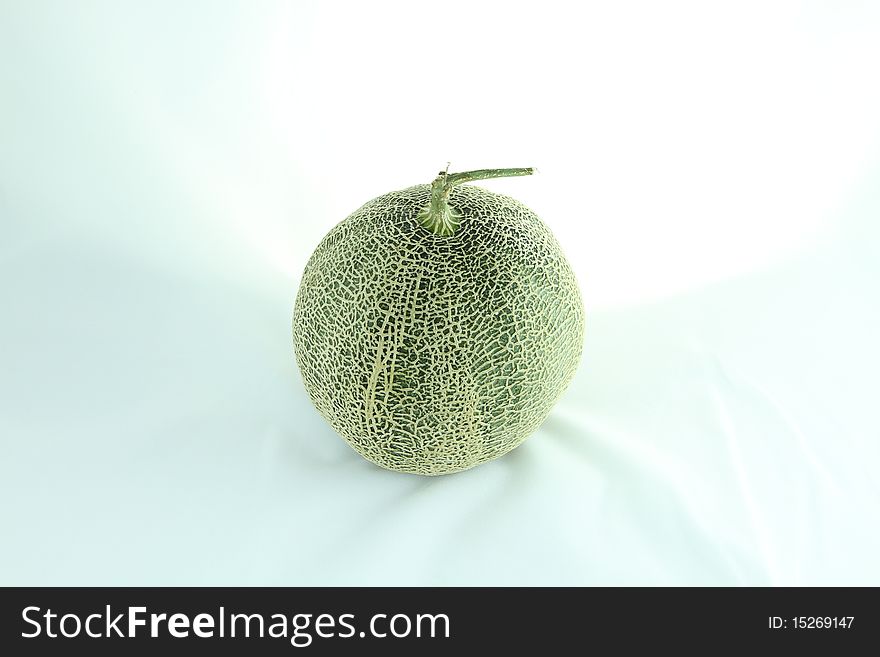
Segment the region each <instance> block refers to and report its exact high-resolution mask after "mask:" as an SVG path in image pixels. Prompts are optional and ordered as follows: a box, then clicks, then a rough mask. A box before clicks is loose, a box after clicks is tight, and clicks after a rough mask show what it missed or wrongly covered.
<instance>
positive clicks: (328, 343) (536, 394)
mask: <svg viewBox="0 0 880 657" xmlns="http://www.w3.org/2000/svg"><path fill="white" fill-rule="evenodd" d="M429 195H430V186H429V185H418V186H415V187H410V188H408V189H404V190H401V191H398V192H393V193H391V194H386V195H384V196H380V197H378V198H375V199H373V200H372V201H370V202H368V203H366V204H365V205H364V206H363V207H361V208H360V209H358V210H357V211H355V212H354V213H353V214H351V215H350V216H349V217H348V218H347V219H345V220H344V221H342V222H341V223H340V224H338V225H337V226H336V227H335V228H334V229H333V230H331V231H330V233H328V234H327V236H326V237H325V238H324V239H323V240H322V241H321V243H320V244H319V245H318V247H317V249H316V250H315V252H314V254H313V255H312V257H311V259H310V260H309V262H308V264H307V265H306V268H305V272H304V273H303V277H302V281H301V283H300V289H299V292H298V294H297V298H296V303H295V306H294V315H293V339H294V348H295V354H296V359H297V363H298V365H299V368H300V372H301V374H302V379H303V383H304V385H305V388H306V390H307V392H308V394H309V396H310V397H311V399H312V402H313V403H314V405H315V407H316V408H317V410H318V412H320V414H321V415H322V416H323V417H324V418H325V419H326V420H327V422H328V423H329V424H330V425H331V426H332V427H333V429H335V430H336V431H337V432H338V433H339V434H340V435H341V436H342V437H343V438H345V440H346V441H347V442H348V443H349V444H350V445H351V446H352V447H353V448H354V449H355V450H357V451H358V452H359V453H360V454H361V455H363V456H364V457H365V458H367V459H369V460H370V461H372V462H374V463H376V464H378V465H380V466H383V467H385V468H389V469H391V470H397V471H401V472H410V473H417V474H424V475H437V474H446V473H451V472H456V471H459V470H465V469H467V468H471V467H473V466H475V465H478V464H480V463H483V462H485V461H488V460H491V459H494V458H497V457H499V456H501V455H503V454H505V453H507V452H508V451H510V450H511V449H513V448H514V447H516V446H517V445H519V444H520V443H522V441H523V440H525V439H526V438H527V437H528V436H529V435H530V434H531V433H533V432H534V431H535V429H537V427H538V426H539V425H540V424H541V422H543V420H544V418H545V417H546V416H547V414H548V413H549V411H550V409H551V408H552V406H553V405H554V403H555V402H556V401H557V399H558V398H559V396H560V395H561V394H562V392H563V391H564V390H565V388H566V387H567V385H568V383H569V381H570V380H571V378H572V376H573V375H574V372H575V369H576V368H577V364H578V361H579V359H580V354H581V346H582V342H583V332H584V312H583V307H582V304H581V300H580V294H579V292H578V288H577V282H576V280H575V277H574V274H573V272H572V270H571V267H570V266H569V264H568V262H567V261H566V259H565V257H564V255H563V253H562V250H561V248H560V246H559V244H558V243H557V241H556V239H555V238H554V237H553V235H552V234H551V233H550V231H549V229H548V228H547V227H546V226H545V225H544V223H543V222H542V221H541V220H540V219H539V218H538V217H537V215H535V214H534V213H533V212H532V211H531V210H529V209H528V208H527V207H525V206H524V205H522V204H521V203H519V202H518V201H516V200H514V199H512V198H509V197H506V196H502V195H500V194H495V193H493V192H490V191H488V190H485V189H482V188H479V187H475V186H471V185H461V186H458V187H455V188H453V190H452V193H451V196H450V205H452V206H454V207H455V208H456V209H457V210H458V211H459V212H460V213H461V215H462V217H463V218H462V221H461V225H460V226H459V228H458V230H457V231H456V232H455V234H454V235H452V236H451V237H441V236H437V235H434V234H433V233H431V232H429V231H427V230H426V229H425V228H424V227H422V226H421V225H419V223H418V222H417V221H416V215H417V214H418V212H419V210H421V209H422V208H423V207H424V206H425V205H426V204H427V203H428V199H429Z"/></svg>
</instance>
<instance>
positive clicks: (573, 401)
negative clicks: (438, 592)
mask: <svg viewBox="0 0 880 657" xmlns="http://www.w3.org/2000/svg"><path fill="white" fill-rule="evenodd" d="M415 4H416V3H403V4H400V5H390V4H378V5H376V4H375V3H350V4H340V3H321V4H320V5H318V4H309V3H304V2H303V3H300V2H297V3H272V2H257V3H246V2H241V3H213V2H204V3H196V2H190V3H172V2H159V3H149V4H144V3H119V2H82V3H70V4H64V5H61V4H58V3H43V2H19V3H14V2H13V3H8V2H7V3H4V4H3V5H2V8H0V81H2V86H0V229H2V230H0V447H2V455H0V526H2V527H3V540H2V541H0V584H41V585H42V584H91V585H98V584H208V585H224V584H235V585H237V584H389V585H390V584H406V585H410V584H474V585H481V584H525V585H531V584H701V585H702V584H706V585H708V584H773V585H777V584H873V585H877V584H880V562H878V560H877V558H876V555H877V554H880V531H878V502H880V487H878V483H877V477H876V474H875V473H876V467H877V463H878V460H880V422H878V420H877V415H876V414H877V407H878V385H877V381H876V372H877V371H878V370H880V348H878V346H877V337H878V335H880V301H878V283H880V267H878V264H877V263H878V256H880V248H878V243H880V228H878V225H880V224H878V218H880V193H878V189H880V186H878V182H880V162H878V154H880V148H878V144H880V141H878V137H880V121H878V119H877V117H880V87H878V85H877V84H876V71H877V68H878V64H880V16H878V12H877V10H876V9H872V8H871V7H867V6H858V7H856V6H847V7H842V6H838V5H837V4H835V3H828V4H827V5H826V6H824V7H823V6H821V5H815V4H804V5H801V4H798V3H790V2H786V3H756V4H754V5H750V4H746V3H735V5H732V6H730V7H728V8H721V9H719V8H717V7H715V8H709V7H707V6H706V3H691V4H675V5H669V4H668V3H660V4H657V3H644V4H629V3H604V4H603V5H582V4H581V3H560V4H555V3H543V2H542V3H538V4H537V5H535V4H534V3H532V4H531V5H522V6H520V5H517V4H515V3H509V2H507V3H502V4H497V5H494V4H492V3H473V4H475V5H479V6H478V7H473V6H470V4H469V3H463V4H456V3H450V4H449V6H448V8H447V9H445V10H444V11H442V12H437V11H434V10H433V9H430V7H429V6H428V5H426V6H425V9H418V8H416V7H415V6H414V5H415ZM711 4H713V5H714V4H715V3H711ZM181 5H184V6H181ZM448 160H452V162H453V167H452V168H453V170H466V169H469V168H482V167H494V166H537V167H539V169H540V170H541V172H542V173H541V174H540V176H536V177H533V178H529V179H512V180H498V181H490V182H488V183H486V184H485V186H487V187H490V188H491V189H494V190H496V191H499V192H502V193H508V194H511V195H514V196H516V197H518V198H520V199H521V200H523V201H524V202H526V203H527V204H529V205H530V206H532V207H533V208H534V209H535V210H536V211H537V212H538V213H539V214H540V215H541V216H542V217H543V218H544V219H545V221H546V222H547V223H548V224H549V225H550V226H551V228H552V230H553V231H554V232H555V233H556V234H557V236H558V237H559V238H560V240H561V241H562V243H563V245H564V247H565V249H566V252H567V253H568V255H569V258H570V259H571V261H572V263H573V265H574V267H575V269H576V271H577V273H578V276H579V279H580V280H581V283H582V289H583V293H584V299H585V304H586V307H587V310H588V324H587V338H586V342H585V353H584V359H583V363H582V366H581V368H580V370H579V372H578V374H577V376H576V378H575V381H574V383H573V384H572V386H571V388H570V389H569V391H568V392H567V393H566V395H565V397H564V398H563V400H562V401H561V402H560V404H559V405H558V407H557V408H556V409H555V410H554V412H553V413H552V414H551V416H550V418H549V419H548V420H547V421H546V423H545V424H544V425H543V426H542V427H541V429H540V430H539V431H538V432H537V434H536V435H535V436H533V437H532V438H531V439H530V440H529V441H527V443H526V444H525V445H523V446H522V447H521V448H519V449H517V450H516V451H514V452H513V453H511V454H510V455H508V456H506V457H505V458H503V459H500V460H498V461H495V462H492V463H490V464H487V465H484V466H481V467H478V468H476V469H473V470H471V471H468V472H465V473H461V474H458V475H453V476H447V477H441V478H421V477H417V476H410V475H401V474H395V473H391V472H386V471H383V470H381V469H379V468H376V467H375V466H372V465H371V464H369V463H367V462H366V461H364V460H362V459H361V458H360V457H359V456H357V454H355V453H354V452H353V451H352V450H350V449H349V448H348V447H347V446H346V445H345V444H344V442H343V441H342V440H341V439H340V438H339V437H338V436H336V435H335V434H334V433H333V431H332V430H331V429H330V428H329V427H328V426H327V425H326V424H325V423H324V422H323V421H322V420H321V419H320V417H319V416H318V415H317V413H316V412H315V411H314V410H313V409H312V407H311V405H310V404H309V402H308V400H307V398H306V395H305V393H304V391H303V389H302V387H301V384H300V381H299V378H298V373H297V371H296V367H295V364H294V361H293V357H292V350H291V340H290V332H289V324H290V314H291V308H292V304H293V299H294V295H295V291H296V285H297V283H298V278H299V274H300V272H301V270H302V267H303V266H304V264H305V261H306V259H307V258H308V256H309V254H310V253H311V250H312V249H313V248H314V247H315V246H316V245H317V242H318V240H319V239H320V238H321V237H322V236H323V235H324V234H325V233H326V232H327V231H328V230H329V229H330V228H331V227H332V226H333V225H334V224H335V223H336V222H337V221H339V220H341V219H342V218H343V217H344V216H345V215H346V214H348V213H349V212H351V211H352V210H354V209H355V208H357V207H358V206H359V205H360V204H362V203H363V202H365V201H367V200H369V199H370V198H372V197H374V196H377V195H379V194H382V193H385V192H387V191H391V190H393V189H397V188H401V187H405V186H408V185H411V184H416V183H419V182H428V181H429V180H430V179H431V178H432V177H433V175H434V174H435V173H436V171H437V170H438V169H439V168H442V167H443V166H445V164H446V162H447V161H448Z"/></svg>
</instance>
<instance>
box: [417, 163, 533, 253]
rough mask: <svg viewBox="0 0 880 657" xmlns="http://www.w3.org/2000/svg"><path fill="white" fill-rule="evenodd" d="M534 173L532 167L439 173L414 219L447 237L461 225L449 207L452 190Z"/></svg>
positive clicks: (435, 232)
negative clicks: (476, 181)
mask: <svg viewBox="0 0 880 657" xmlns="http://www.w3.org/2000/svg"><path fill="white" fill-rule="evenodd" d="M533 173H535V169H534V168H532V167H527V168H518V169H477V170H476V171H462V172H461V173H447V172H446V171H441V172H440V173H439V174H438V175H437V177H436V178H434V181H433V182H432V183H431V200H430V201H429V202H428V205H427V206H426V207H424V208H423V209H422V210H421V212H419V214H418V215H417V217H416V219H417V220H418V222H419V223H420V224H422V226H424V227H425V228H427V229H428V230H430V231H431V232H432V233H434V234H435V235H440V236H441V237H449V236H450V235H452V234H453V233H455V231H456V230H457V229H458V227H459V225H460V224H461V213H459V212H458V211H457V210H456V209H455V208H453V207H452V206H450V205H449V193H450V192H451V191H452V188H453V187H455V186H456V185H460V184H462V183H466V182H471V181H473V180H486V179H487V178H510V177H513V176H530V175H532V174H533Z"/></svg>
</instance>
